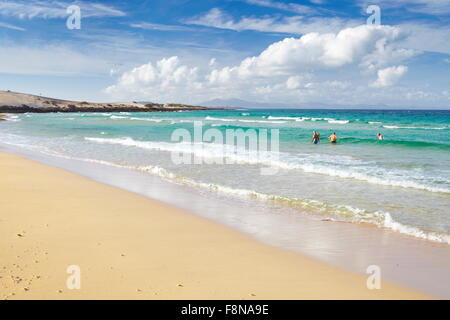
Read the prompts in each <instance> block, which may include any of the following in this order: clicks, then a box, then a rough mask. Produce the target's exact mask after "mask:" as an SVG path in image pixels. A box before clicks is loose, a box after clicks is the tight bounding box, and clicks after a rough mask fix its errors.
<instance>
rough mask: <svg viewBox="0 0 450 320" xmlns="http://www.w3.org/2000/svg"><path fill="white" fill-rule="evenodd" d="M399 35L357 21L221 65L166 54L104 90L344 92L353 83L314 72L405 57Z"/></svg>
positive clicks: (357, 68)
mask: <svg viewBox="0 0 450 320" xmlns="http://www.w3.org/2000/svg"><path fill="white" fill-rule="evenodd" d="M399 39H401V33H400V32H399V30H398V29H397V28H394V27H389V26H367V25H361V26H358V27H353V28H346V29H343V30H341V31H339V32H337V33H317V32H314V33H308V34H305V35H303V36H301V37H299V38H286V39H284V40H282V41H279V42H275V43H273V44H272V45H270V46H269V47H267V48H266V49H265V50H264V51H262V52H261V53H260V54H259V55H257V56H253V57H248V58H246V59H244V60H242V61H241V62H240V63H239V64H237V65H231V66H223V67H221V68H219V67H217V66H216V65H217V62H216V61H215V60H213V61H214V63H210V64H209V65H204V66H202V67H193V66H187V65H183V64H182V63H181V62H180V59H179V58H178V57H171V58H165V59H161V60H160V61H158V62H157V63H156V64H153V63H151V62H150V63H147V64H144V65H142V66H140V67H137V68H134V69H133V70H130V71H128V72H125V73H124V74H123V75H122V76H121V77H120V78H119V79H118V81H117V83H116V84H115V85H112V86H110V87H108V88H107V89H106V92H107V93H109V94H111V95H114V96H127V95H128V96H132V95H138V96H139V97H143V98H144V97H146V99H151V100H152V101H156V100H157V99H159V100H162V101H168V100H171V101H172V100H173V99H174V98H175V97H176V98H177V99H178V101H180V102H181V101H183V102H187V101H189V102H192V101H197V102H198V101H201V100H206V99H208V98H210V97H222V98H223V97H225V96H227V97H230V96H231V97H240V98H250V96H253V97H266V98H269V97H273V96H286V97H287V96H288V95H292V94H295V95H296V96H297V97H298V96H303V97H304V96H305V95H311V94H313V93H317V94H318V93H319V92H320V91H321V90H325V89H326V90H335V91H339V90H341V91H342V89H346V88H349V87H350V86H351V83H349V82H348V81H338V80H337V79H333V78H331V79H330V78H328V79H327V80H325V81H321V80H318V79H316V80H314V79H313V78H314V77H315V75H316V74H317V73H318V72H321V73H323V72H325V73H327V72H328V74H329V75H330V76H333V74H334V75H336V74H335V72H336V71H337V70H344V68H346V70H347V71H346V72H348V71H350V72H353V73H359V74H360V73H362V74H364V73H370V71H371V66H372V67H373V68H375V67H376V68H377V69H380V68H382V67H386V65H392V64H393V63H396V62H397V61H402V60H406V59H408V58H409V57H410V56H411V53H410V52H409V51H407V50H406V51H405V50H404V49H402V48H398V47H397V46H396V42H397V41H398V40H399ZM398 68H399V69H398V70H397V69H395V70H391V69H389V68H386V69H383V70H387V71H383V70H380V71H379V75H381V76H380V79H382V80H379V81H377V84H376V86H386V85H391V84H393V83H394V82H395V81H396V80H398V78H400V77H401V75H403V74H404V73H405V72H406V71H405V70H403V68H406V67H404V66H400V67H398ZM402 70H403V71H402ZM374 71H375V70H373V72H374ZM397 73H401V74H400V75H396V74H397ZM396 77H397V78H396ZM313 80H314V81H313ZM196 98H198V99H197V100H196Z"/></svg>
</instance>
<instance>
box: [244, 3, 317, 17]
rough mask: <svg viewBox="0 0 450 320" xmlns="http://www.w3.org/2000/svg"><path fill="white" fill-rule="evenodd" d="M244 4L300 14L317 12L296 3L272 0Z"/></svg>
mask: <svg viewBox="0 0 450 320" xmlns="http://www.w3.org/2000/svg"><path fill="white" fill-rule="evenodd" d="M244 1H245V2H247V3H249V4H253V5H257V6H262V7H268V8H273V9H279V10H284V11H289V12H295V13H300V14H315V13H317V10H316V9H314V8H313V7H310V6H305V5H301V4H297V3H284V2H278V1H272V0H244Z"/></svg>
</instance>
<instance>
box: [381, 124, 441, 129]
mask: <svg viewBox="0 0 450 320" xmlns="http://www.w3.org/2000/svg"><path fill="white" fill-rule="evenodd" d="M383 128H386V129H423V130H444V129H447V127H413V126H406V127H404V126H403V127H402V126H388V125H384V126H383Z"/></svg>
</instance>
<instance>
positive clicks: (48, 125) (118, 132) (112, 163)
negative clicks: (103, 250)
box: [0, 109, 450, 244]
mask: <svg viewBox="0 0 450 320" xmlns="http://www.w3.org/2000/svg"><path fill="white" fill-rule="evenodd" d="M8 120H9V121H5V122H2V123H0V142H1V143H4V144H8V145H12V146H16V147H20V148H25V149H29V150H32V151H33V152H39V153H44V154H46V155H48V156H52V157H59V158H67V159H78V160H82V161H86V162H92V163H97V164H99V165H103V166H104V167H105V168H113V167H123V168H126V169H129V170H134V171H139V172H142V173H145V174H148V175H152V176H159V177H161V178H162V179H164V180H166V181H169V182H171V183H174V184H178V185H183V186H186V187H188V188H194V189H198V190H202V192H203V194H206V195H207V194H211V195H214V196H220V197H224V199H227V201H230V202H234V201H239V199H245V200H246V201H248V202H250V203H253V204H254V206H255V207H270V208H272V207H276V208H278V209H279V211H277V212H279V214H283V212H288V213H286V214H298V215H304V216H308V217H311V218H312V219H316V220H325V221H329V222H330V223H333V222H334V221H335V222H336V223H337V222H349V223H358V224H360V223H362V224H365V225H369V226H373V227H375V228H383V229H389V230H392V231H395V232H398V233H403V234H406V235H408V236H411V237H415V238H418V239H420V240H421V241H432V242H440V243H444V244H450V209H449V208H450V111H398V110H389V111H378V110H370V111H369V110H278V109H277V110H243V109H242V110H223V111H221V110H212V111H211V110H210V111H192V112H173V113H133V114H129V113H56V114H18V115H9V116H8ZM194 123H197V124H201V125H202V126H203V131H204V132H206V131H208V129H214V132H215V133H217V132H221V133H223V135H224V136H226V132H227V130H238V129H242V130H244V131H247V130H255V132H257V133H260V132H262V131H265V130H267V132H268V133H269V135H270V134H271V133H273V132H275V131H274V130H277V132H278V134H279V140H278V141H279V146H278V148H277V149H276V150H271V149H270V148H269V150H267V151H264V152H259V153H258V151H252V150H250V151H249V150H239V149H237V150H236V149H232V150H230V149H229V146H224V145H223V144H220V143H215V142H206V141H197V142H196V143H195V148H192V146H191V145H190V144H189V143H186V142H184V143H183V142H182V143H178V142H175V141H173V139H171V137H172V135H173V133H174V131H175V130H176V129H186V130H187V131H189V132H191V133H193V132H194ZM217 130H218V131H217ZM313 130H316V131H318V132H319V133H320V134H321V138H322V141H321V143H320V144H318V145H314V144H311V143H310V141H311V136H312V132H313ZM333 132H336V133H337V135H338V138H339V140H338V143H337V144H331V143H329V142H328V141H327V137H328V136H329V135H330V134H331V133H333ZM377 133H382V134H383V136H384V138H385V140H383V141H380V140H377V138H376V134H377ZM269 140H270V139H269ZM174 152H184V153H185V154H188V155H192V156H196V158H197V160H200V161H198V163H191V164H187V163H186V164H180V163H175V162H174V161H173V153H174ZM219 159H226V160H234V161H228V162H229V163H228V162H227V161H223V163H220V161H216V160H219ZM266 167H271V168H274V169H276V170H275V171H274V173H273V174H262V171H261V169H262V168H266Z"/></svg>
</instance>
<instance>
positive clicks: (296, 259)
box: [0, 153, 427, 299]
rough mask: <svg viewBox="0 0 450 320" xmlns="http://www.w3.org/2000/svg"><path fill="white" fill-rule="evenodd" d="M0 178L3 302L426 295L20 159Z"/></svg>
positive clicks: (6, 157)
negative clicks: (74, 268)
mask: <svg viewBox="0 0 450 320" xmlns="http://www.w3.org/2000/svg"><path fill="white" fill-rule="evenodd" d="M0 176H1V179H0V194H1V196H0V299H119V298H120V299H350V298H353V299H354V298H356V299H406V298H412V299H418V298H427V297H426V296H424V295H422V294H420V293H417V292H415V291H412V290H409V289H405V288H402V287H398V286H395V285H391V284H388V283H384V282H383V284H382V289H381V290H368V289H367V288H366V277H365V276H362V275H357V274H353V273H350V272H346V271H342V270H340V269H337V268H334V267H332V266H329V265H326V264H324V263H321V262H317V261H315V260H312V259H310V258H307V257H304V256H302V255H299V254H297V253H292V252H288V251H283V250H280V249H276V248H272V247H269V246H266V245H263V244H260V243H259V242H257V241H255V240H253V239H252V238H250V237H248V236H246V235H243V234H241V233H238V232H236V231H234V230H232V229H229V228H227V227H224V226H221V225H219V224H216V223H214V222H211V221H209V220H205V219H203V218H199V217H197V216H194V215H191V214H190V213H187V212H184V211H181V210H179V209H176V208H173V207H170V206H168V205H166V204H163V203H160V202H157V201H153V200H150V199H148V198H145V197H143V196H139V195H136V194H133V193H129V192H126V191H123V190H120V189H116V188H113V187H110V186H106V185H103V184H100V183H97V182H94V181H91V180H89V179H87V178H84V177H81V176H77V175H75V174H72V173H70V172H67V171H65V170H62V169H58V168H53V167H49V166H46V165H43V164H40V163H37V162H33V161H30V160H26V159H24V158H21V157H19V156H16V155H10V154H5V153H0ZM70 265H78V266H79V267H80V268H81V289H80V290H69V289H68V288H67V286H66V280H67V277H68V276H69V274H67V273H66V272H67V268H68V266H70Z"/></svg>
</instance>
